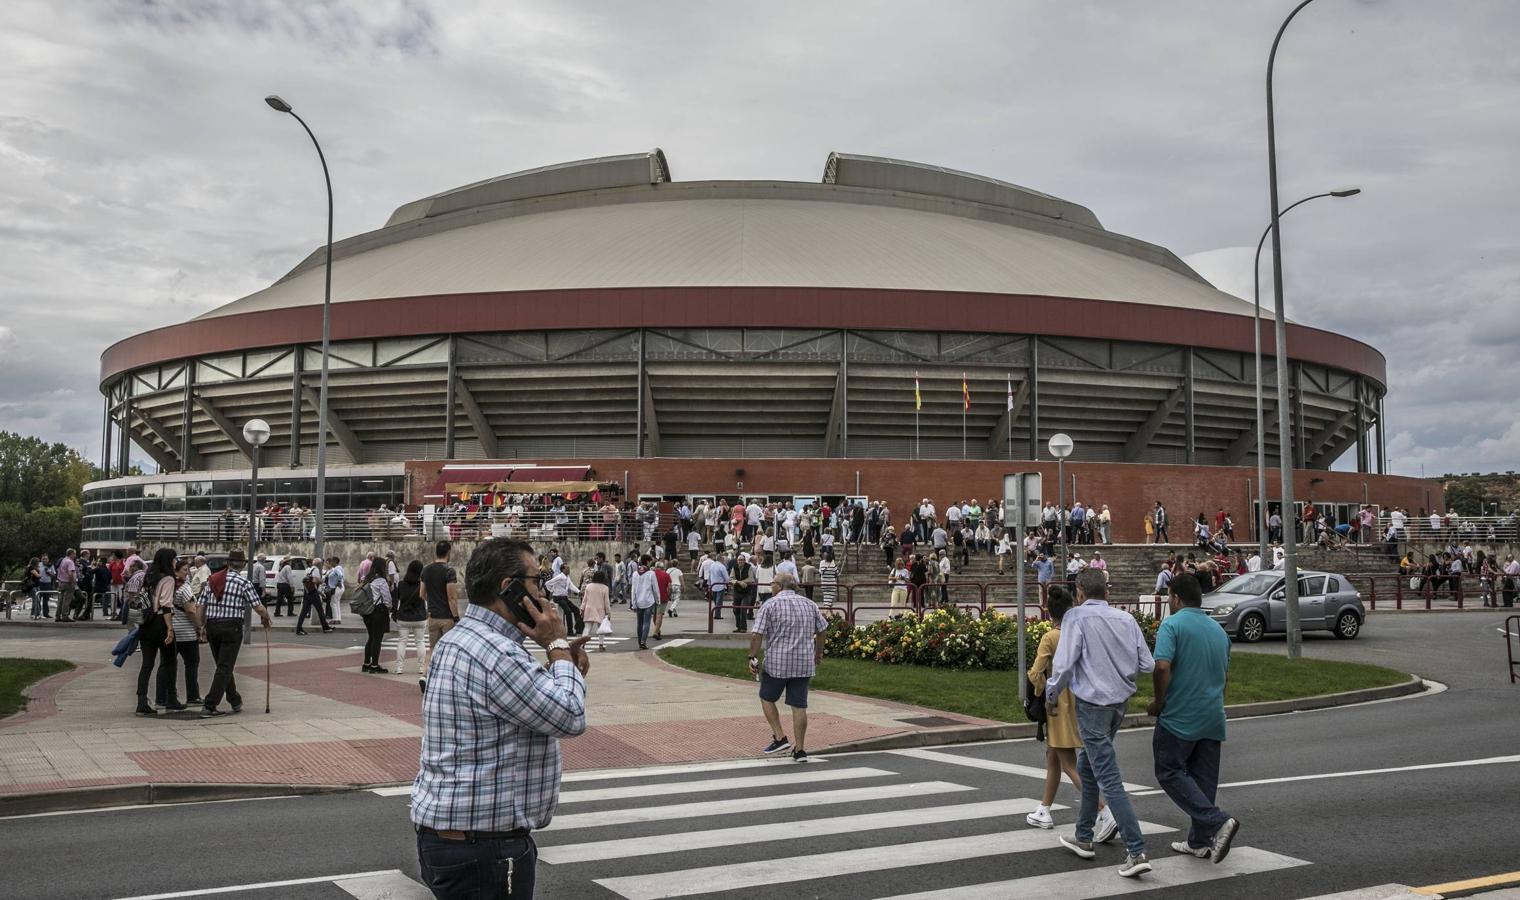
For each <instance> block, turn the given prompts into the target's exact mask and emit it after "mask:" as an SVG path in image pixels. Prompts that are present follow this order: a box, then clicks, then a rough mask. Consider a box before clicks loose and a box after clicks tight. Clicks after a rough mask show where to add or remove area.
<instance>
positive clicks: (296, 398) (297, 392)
mask: <svg viewBox="0 0 1520 900" xmlns="http://www.w3.org/2000/svg"><path fill="white" fill-rule="evenodd" d="M293 352H294V353H295V367H294V368H293V369H292V370H291V373H290V467H291V468H295V467H296V466H299V465H300V464H301V424H302V422H301V420H302V417H303V414H304V413H305V412H306V404H304V403H302V402H301V385H302V384H303V383H304V382H305V380H306V348H305V347H304V346H302V345H301V344H297V345H296V348H295V350H294V351H293ZM187 403H188V401H187ZM186 408H188V406H187V407H186Z"/></svg>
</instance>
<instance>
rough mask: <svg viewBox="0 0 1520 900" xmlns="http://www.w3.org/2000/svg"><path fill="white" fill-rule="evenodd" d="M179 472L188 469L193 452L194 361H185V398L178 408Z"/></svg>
mask: <svg viewBox="0 0 1520 900" xmlns="http://www.w3.org/2000/svg"><path fill="white" fill-rule="evenodd" d="M179 416H180V418H179V422H180V427H179V470H180V471H181V472H185V471H188V470H189V469H190V456H191V454H193V453H194V452H195V447H194V444H193V438H192V436H191V434H190V431H191V429H190V426H191V424H192V423H193V422H194V421H195V418H194V416H195V360H193V359H191V360H186V361H185V396H184V399H183V400H181V401H180V408H179Z"/></svg>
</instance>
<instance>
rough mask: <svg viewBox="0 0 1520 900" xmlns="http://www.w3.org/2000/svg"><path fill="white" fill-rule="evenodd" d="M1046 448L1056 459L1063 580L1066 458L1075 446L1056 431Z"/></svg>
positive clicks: (1062, 574)
mask: <svg viewBox="0 0 1520 900" xmlns="http://www.w3.org/2000/svg"><path fill="white" fill-rule="evenodd" d="M1046 447H1047V449H1049V450H1050V455H1051V456H1054V457H1055V458H1056V483H1057V488H1056V491H1057V494H1056V495H1057V497H1058V498H1059V501H1058V504H1059V505H1057V506H1056V531H1057V532H1058V533H1059V534H1060V537H1061V571H1060V576H1061V577H1062V578H1065V577H1066V556H1067V550H1068V548H1067V546H1066V457H1068V456H1070V455H1071V451H1073V450H1075V449H1076V448H1077V445H1076V443H1075V442H1074V441H1073V440H1072V439H1071V435H1069V434H1067V433H1066V432H1064V431H1058V432H1056V433H1055V434H1053V435H1051V436H1050V443H1049V444H1047V445H1046Z"/></svg>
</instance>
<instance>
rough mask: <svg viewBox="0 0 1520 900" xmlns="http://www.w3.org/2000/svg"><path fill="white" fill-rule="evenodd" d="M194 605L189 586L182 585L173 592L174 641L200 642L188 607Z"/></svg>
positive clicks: (193, 596)
mask: <svg viewBox="0 0 1520 900" xmlns="http://www.w3.org/2000/svg"><path fill="white" fill-rule="evenodd" d="M194 603H195V595H194V594H191V593H190V585H188V584H182V585H180V586H179V587H178V588H177V589H176V590H175V591H174V639H175V640H176V641H189V642H191V643H192V644H193V643H195V642H196V641H198V640H200V635H199V634H198V633H196V630H195V619H194V618H193V617H192V616H191V615H190V606H191V605H193V604H194Z"/></svg>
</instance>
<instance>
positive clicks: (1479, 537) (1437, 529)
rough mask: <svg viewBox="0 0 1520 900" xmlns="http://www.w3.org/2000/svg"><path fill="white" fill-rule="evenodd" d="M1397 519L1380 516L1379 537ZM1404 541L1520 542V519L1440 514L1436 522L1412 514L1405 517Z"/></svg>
mask: <svg viewBox="0 0 1520 900" xmlns="http://www.w3.org/2000/svg"><path fill="white" fill-rule="evenodd" d="M1392 526H1393V520H1392V519H1390V518H1389V517H1388V516H1387V515H1383V516H1379V517H1378V533H1377V539H1378V540H1381V539H1382V537H1383V535H1386V534H1387V533H1388V529H1389V528H1391V527H1392ZM1396 539H1397V540H1399V541H1402V542H1406V543H1408V542H1411V541H1412V542H1416V543H1419V542H1424V543H1440V542H1443V541H1487V542H1496V543H1509V544H1513V543H1517V542H1520V518H1517V517H1515V516H1440V517H1438V518H1437V519H1436V520H1435V522H1434V523H1432V521H1431V518H1430V517H1429V516H1410V517H1408V518H1407V519H1405V520H1404V527H1403V531H1402V533H1401V534H1400V535H1399V536H1398V537H1397V538H1396Z"/></svg>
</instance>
